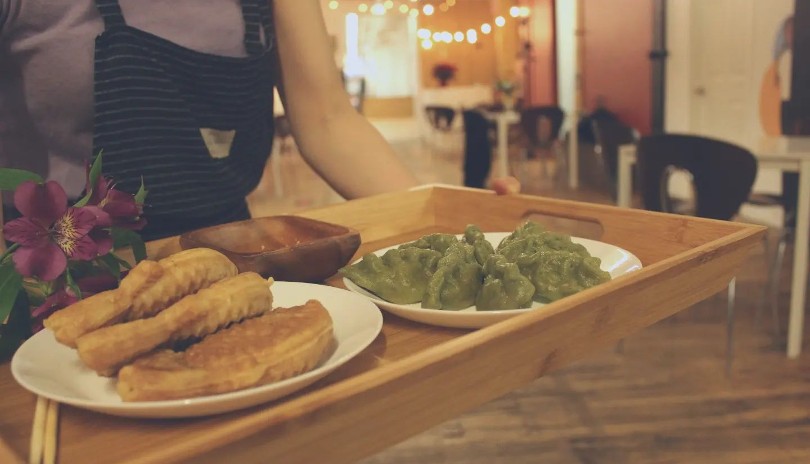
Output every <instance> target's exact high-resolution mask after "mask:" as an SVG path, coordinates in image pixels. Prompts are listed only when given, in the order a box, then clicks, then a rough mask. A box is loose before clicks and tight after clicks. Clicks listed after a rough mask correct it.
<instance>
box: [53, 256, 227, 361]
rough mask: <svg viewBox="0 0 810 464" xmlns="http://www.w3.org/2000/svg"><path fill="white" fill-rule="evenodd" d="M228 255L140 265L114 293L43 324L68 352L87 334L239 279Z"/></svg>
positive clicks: (77, 305) (95, 297) (88, 300)
mask: <svg viewBox="0 0 810 464" xmlns="http://www.w3.org/2000/svg"><path fill="white" fill-rule="evenodd" d="M237 272H238V271H237V269H236V265H234V264H233V263H232V262H231V261H230V260H229V259H228V258H227V257H226V256H225V255H223V254H222V253H219V252H217V251H215V250H210V249H207V248H195V249H191V250H186V251H181V252H179V253H176V254H174V255H172V256H170V257H168V258H165V259H162V260H160V261H157V262H156V261H148V260H144V261H141V262H140V263H138V265H137V266H135V267H134V268H133V269H132V270H130V271H129V273H128V274H127V276H126V277H125V278H124V279H123V280H122V281H121V285H120V286H119V287H118V289H116V290H110V291H108V292H103V293H99V294H97V295H93V296H91V297H88V298H86V299H83V300H81V301H78V302H77V303H75V304H73V305H71V306H68V307H67V308H65V309H62V310H60V311H57V312H55V313H54V314H52V315H51V316H50V317H48V318H47V319H45V322H44V324H45V327H47V328H49V329H51V330H52V331H53V332H54V335H55V336H56V340H57V341H59V342H60V343H62V344H65V345H67V346H70V347H75V346H76V339H77V338H78V337H80V336H82V335H84V334H86V333H88V332H91V331H93V330H96V329H98V328H101V327H106V326H109V325H111V324H116V323H118V322H121V321H131V320H135V319H141V318H144V317H149V316H153V315H155V314H157V313H158V312H160V311H162V310H163V309H165V308H167V307H169V306H170V305H171V304H173V303H175V302H176V301H178V300H180V299H181V298H183V297H184V296H186V295H189V294H191V293H194V292H196V291H198V290H199V289H201V288H205V287H208V286H209V285H211V284H213V283H214V282H217V281H219V280H222V279H224V278H227V277H231V276H234V275H236V274H237Z"/></svg>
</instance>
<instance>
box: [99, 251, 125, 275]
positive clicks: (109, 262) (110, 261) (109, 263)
mask: <svg viewBox="0 0 810 464" xmlns="http://www.w3.org/2000/svg"><path fill="white" fill-rule="evenodd" d="M98 260H99V261H100V262H101V264H102V265H103V266H104V267H106V268H107V270H108V271H110V274H112V275H113V276H115V278H116V279H118V280H121V262H120V261H119V260H118V258H117V257H116V256H115V255H114V254H112V253H107V254H106V255H104V256H99V257H98Z"/></svg>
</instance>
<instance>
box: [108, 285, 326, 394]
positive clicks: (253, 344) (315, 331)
mask: <svg viewBox="0 0 810 464" xmlns="http://www.w3.org/2000/svg"><path fill="white" fill-rule="evenodd" d="M332 346H333V335H332V318H331V317H330V316H329V312H328V311H327V310H326V309H325V308H324V307H323V306H322V305H321V303H320V302H318V301H316V300H310V301H308V302H307V303H306V304H304V305H303V306H298V307H294V308H279V309H276V310H274V311H272V312H270V313H267V314H265V315H262V316H259V317H255V318H253V319H248V320H245V321H243V322H241V323H239V324H234V325H232V326H230V327H228V328H227V329H224V330H221V331H219V332H217V333H215V334H213V335H209V336H207V337H205V338H204V339H203V340H202V341H201V342H199V343H197V344H195V345H192V346H191V347H190V348H188V349H187V350H186V351H184V352H179V353H178V352H174V351H171V350H161V351H157V352H155V353H153V354H150V355H147V356H145V357H143V358H140V359H138V360H136V361H135V362H134V363H133V364H130V365H127V366H124V367H123V368H122V369H121V371H120V372H119V374H118V387H117V388H118V394H119V395H120V396H121V398H122V399H123V400H124V401H152V400H168V399H177V398H190V397H194V396H201V395H211V394H217V393H224V392H229V391H234V390H239V389H243V388H248V387H253V386H257V385H262V384H266V383H270V382H276V381H279V380H284V379H287V378H290V377H293V376H295V375H298V374H302V373H304V372H307V371H309V370H312V369H313V368H314V367H315V366H316V365H317V364H318V363H319V362H320V361H321V360H322V359H323V357H324V356H325V355H326V353H327V352H329V350H330V349H331V348H332Z"/></svg>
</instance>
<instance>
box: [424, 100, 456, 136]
mask: <svg viewBox="0 0 810 464" xmlns="http://www.w3.org/2000/svg"><path fill="white" fill-rule="evenodd" d="M425 114H427V118H428V121H429V122H430V126H431V127H432V128H433V129H435V130H438V131H442V132H448V131H450V130H451V129H452V127H453V120H454V119H455V118H456V110H454V109H453V108H450V107H449V106H435V105H428V106H426V107H425Z"/></svg>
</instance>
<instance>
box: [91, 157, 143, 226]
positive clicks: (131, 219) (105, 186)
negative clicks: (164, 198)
mask: <svg viewBox="0 0 810 464" xmlns="http://www.w3.org/2000/svg"><path fill="white" fill-rule="evenodd" d="M89 176H90V174H89V170H88V178H87V182H88V188H89V187H90V185H89V183H90V177H89ZM87 204H88V205H95V206H98V207H99V208H101V209H102V210H103V211H104V212H105V213H107V214H108V215H109V216H110V219H111V221H112V222H111V224H110V225H112V226H114V227H122V228H126V229H132V230H141V229H143V227H144V226H145V225H146V220H145V219H144V218H143V217H142V214H143V205H142V204H140V203H138V202H136V201H135V197H134V196H133V195H130V194H129V193H126V192H122V191H120V190H116V189H115V185H113V184H112V182H111V181H110V179H108V178H106V177H104V176H99V177H98V180H97V181H96V185H94V186H93V193H92V194H91V195H90V200H89V201H88V202H87Z"/></svg>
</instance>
